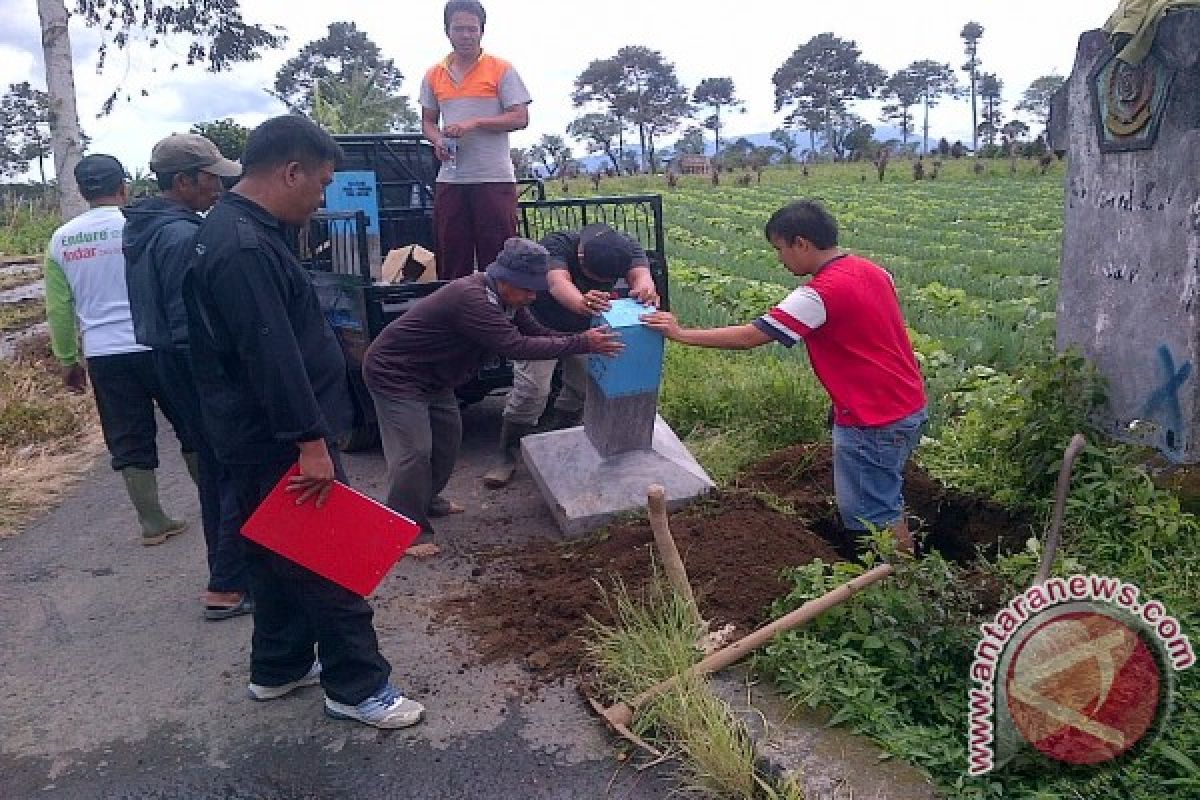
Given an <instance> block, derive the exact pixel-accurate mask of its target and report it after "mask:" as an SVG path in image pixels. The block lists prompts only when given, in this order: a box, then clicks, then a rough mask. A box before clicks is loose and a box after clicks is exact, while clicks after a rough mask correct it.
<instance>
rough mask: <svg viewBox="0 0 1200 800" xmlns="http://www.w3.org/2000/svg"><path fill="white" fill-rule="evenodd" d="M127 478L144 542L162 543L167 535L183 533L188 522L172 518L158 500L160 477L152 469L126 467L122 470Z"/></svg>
mask: <svg viewBox="0 0 1200 800" xmlns="http://www.w3.org/2000/svg"><path fill="white" fill-rule="evenodd" d="M121 477H122V478H124V479H125V490H126V491H127V492H129V499H130V501H131V502H132V503H133V508H134V510H135V511H137V515H138V521H139V522H140V523H142V544H144V545H147V546H150V545H155V544H162V543H163V542H165V541H166V540H167V537H170V536H174V535H175V534H177V533H183V532H184V531H185V530H186V529H187V523H186V522H181V521H179V520H175V519H171V518H170V517H168V516H167V515H166V513H165V512H164V511H163V510H162V506H161V505H159V502H158V479H157V477H156V476H155V474H154V470H152V469H141V468H139V467H126V468H125V469H123V470H121Z"/></svg>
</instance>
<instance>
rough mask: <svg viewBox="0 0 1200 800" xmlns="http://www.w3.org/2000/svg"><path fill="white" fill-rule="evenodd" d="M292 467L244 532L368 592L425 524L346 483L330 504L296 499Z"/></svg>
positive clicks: (356, 590)
mask: <svg viewBox="0 0 1200 800" xmlns="http://www.w3.org/2000/svg"><path fill="white" fill-rule="evenodd" d="M299 474H300V468H299V467H298V466H296V467H292V468H291V469H290V470H288V472H287V474H286V475H284V476H283V478H282V479H280V481H279V483H277V484H276V485H275V488H274V489H272V490H271V493H270V494H268V495H267V496H266V498H265V499H264V500H263V501H262V503H261V504H260V505H259V506H258V508H257V509H255V511H254V513H253V514H251V515H250V519H248V520H246V524H245V525H243V526H242V535H243V536H245V537H246V538H247V539H250V540H251V541H254V542H257V543H258V544H260V545H262V546H263V547H266V548H267V549H269V550H273V551H275V552H276V553H278V554H279V555H281V556H283V557H284V558H287V559H289V560H291V561H295V562H296V563H297V564H299V565H300V566H302V567H306V568H308V569H310V570H312V571H313V572H315V573H317V574H318V575H320V576H322V577H324V578H328V579H329V580H331V581H333V582H334V583H336V584H338V585H340V586H344V587H345V588H347V589H349V590H350V591H352V592H354V593H355V594H359V595H362V596H363V597H366V596H367V595H369V594H370V593H371V592H373V591H375V587H377V586H378V585H379V582H380V581H382V580H383V577H384V576H385V575H387V573H388V570H390V569H391V568H392V566H393V565H394V564H395V563H396V562H397V561H399V560H400V557H401V556H402V555H404V551H405V550H407V549H408V547H409V545H411V544H412V543H413V541H414V540H415V539H416V538H417V535H418V534H419V533H420V532H421V526H420V525H418V524H417V523H415V522H413V521H412V520H411V519H409V518H408V517H406V516H404V515H402V514H397V513H396V512H395V511H392V510H391V509H390V508H388V507H387V506H385V505H382V504H380V503H378V502H376V501H374V500H372V499H371V498H370V497H367V496H366V495H365V494H362V493H361V492H356V491H355V490H353V489H351V488H350V487H349V486H346V485H345V484H342V483H337V482H336V481H335V482H334V484H333V488H332V489H331V490H330V492H329V497H328V498H327V499H326V500H325V504H324V505H323V506H321V507H320V508H317V504H316V502H314V501H313V500H311V499H310V500H308V501H307V502H305V503H303V504H302V505H296V494H295V493H294V492H289V491H286V487H287V485H288V479H290V478H291V477H292V476H293V475H299Z"/></svg>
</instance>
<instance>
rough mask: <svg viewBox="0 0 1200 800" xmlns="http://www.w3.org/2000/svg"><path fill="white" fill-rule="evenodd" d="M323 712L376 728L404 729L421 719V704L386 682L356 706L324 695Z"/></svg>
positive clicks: (422, 712) (423, 707)
mask: <svg viewBox="0 0 1200 800" xmlns="http://www.w3.org/2000/svg"><path fill="white" fill-rule="evenodd" d="M325 713H326V714H328V715H329V716H331V717H333V718H334V719H353V720H357V721H359V722H361V723H363V724H364V725H373V726H374V727H376V728H389V729H391V728H407V727H408V726H409V725H416V724H417V723H418V722H420V721H421V715H423V714H424V713H425V706H423V705H421V704H420V703H418V702H417V701H416V700H409V699H408V698H407V697H405V696H404V695H402V694H400V690H399V689H397V688H396V687H395V686H392V685H391V684H390V683H387V684H384V686H383V688H382V689H380V690H379V691H378V692H376V693H375V694H373V695H371V696H370V697H368V698H367V699H366V700H363V701H362V702H361V703H359V704H358V705H356V706H349V705H346V704H345V703H339V702H337V701H336V700H331V699H329V695H326V696H325Z"/></svg>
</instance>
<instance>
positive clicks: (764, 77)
mask: <svg viewBox="0 0 1200 800" xmlns="http://www.w3.org/2000/svg"><path fill="white" fill-rule="evenodd" d="M1114 4H1115V0H1110V3H1108V4H1097V3H1095V2H1090V0H1057V2H1046V0H966V1H965V2H948V1H945V0H944V1H943V2H926V3H919V4H915V5H908V6H905V5H903V4H899V3H895V2H890V1H887V0H841V1H840V2H837V3H784V2H779V1H778V0H742V1H741V2H738V3H735V4H727V5H725V6H723V7H722V8H721V10H720V11H717V12H713V13H709V12H707V11H706V10H705V9H704V7H703V6H701V5H700V4H696V3H690V2H688V3H685V2H680V1H679V0H665V2H658V3H652V2H646V0H607V2H605V3H603V4H600V5H594V4H590V3H589V4H586V5H585V4H583V3H579V2H574V1H572V2H561V0H484V5H485V7H486V8H487V10H488V14H489V19H488V24H487V29H486V32H485V34H484V46H485V48H487V49H489V50H491V51H493V52H495V53H496V54H498V55H500V56H502V57H504V58H507V59H508V60H510V61H511V62H512V63H513V64H514V66H515V67H516V68H517V70H518V72H520V74H521V76H522V77H523V78H524V80H525V82H526V84H527V85H528V86H529V89H530V92H531V94H532V95H533V97H534V103H533V105H532V106H531V108H530V119H531V121H530V127H529V129H528V130H526V131H521V132H519V133H516V134H514V135H513V142H514V144H517V145H523V146H524V145H528V144H531V143H533V142H534V141H536V140H537V139H538V138H539V137H540V136H541V135H542V134H544V133H559V134H561V133H563V131H564V129H565V128H566V125H567V123H568V122H570V121H571V119H573V118H574V117H575V116H577V115H578V113H579V111H578V110H577V109H575V108H574V107H573V106H572V105H571V101H570V94H571V90H572V83H573V80H574V78H575V76H576V75H578V74H579V72H580V71H582V70H583V69H584V67H586V66H587V64H588V62H589V61H591V60H593V59H597V58H607V57H609V56H611V55H613V54H614V53H615V52H616V51H617V49H618V48H620V47H622V46H624V45H628V44H641V45H646V46H648V47H651V48H654V49H657V50H660V51H661V52H662V53H663V55H664V56H665V57H666V58H667V59H668V60H670V61H671V62H673V63H674V64H675V65H676V67H677V70H678V73H679V76H680V78H681V80H682V81H683V82H684V83H685V84H686V85H688V86H695V85H696V84H697V83H698V82H699V81H700V80H702V79H703V78H706V77H715V76H724V75H727V76H730V77H732V78H733V79H734V82H735V85H736V87H737V91H738V94H739V95H740V96H741V97H742V98H743V99H744V100H745V102H746V113H745V114H740V115H735V116H732V117H731V118H730V120H729V123H728V127H729V130H728V131H727V133H728V134H730V135H734V136H736V135H739V134H743V133H757V132H762V131H769V130H771V129H773V128H775V127H778V125H779V124H780V121H781V119H782V115H780V114H777V113H775V112H774V108H773V102H774V96H773V87H772V85H771V75H772V73H774V71H775V70H776V69H777V68H778V67H779V65H780V64H782V63H783V61H784V60H785V59H786V58H787V57H788V56H789V55H790V54H791V52H792V51H793V50H794V49H795V48H796V47H797V46H799V45H800V44H802V43H804V42H805V41H807V40H808V39H809V38H811V37H812V36H815V35H816V34H818V33H822V32H825V31H831V32H833V33H835V34H836V35H838V36H841V37H842V38H846V39H854V40H855V41H856V42H857V43H858V46H859V48H860V49H861V50H862V52H863V56H864V57H865V58H867V59H869V60H871V61H874V62H875V63H878V64H879V65H880V66H882V67H883V68H885V69H887V70H895V69H899V68H900V67H903V66H905V65H906V64H908V63H910V62H912V61H914V60H917V59H922V58H932V59H936V60H938V61H945V62H948V63H950V64H951V65H952V66H953V67H956V68H957V67H958V66H960V65H961V64H962V62H963V60H964V56H963V50H962V40H961V39H960V38H959V36H958V32H959V30H960V29H961V28H962V25H963V24H964V23H966V22H967V21H968V20H972V19H973V20H976V21H978V22H980V23H981V24H982V25H983V26H984V29H985V32H984V36H983V39H982V41H981V43H980V57H981V59H982V61H983V67H982V68H983V69H984V70H986V71H989V72H996V73H997V74H998V75H999V76H1000V78H1001V79H1002V80H1003V81H1004V86H1005V100H1006V101H1007V102H1008V103H1009V105H1010V107H1011V104H1012V103H1015V102H1016V101H1017V100H1018V99H1019V98H1020V94H1021V92H1022V91H1023V90H1024V88H1025V87H1026V86H1027V85H1028V84H1029V82H1030V81H1032V80H1033V79H1034V78H1036V77H1037V76H1039V75H1042V74H1045V73H1048V72H1058V73H1060V74H1064V75H1065V74H1068V73H1069V72H1070V69H1071V64H1072V61H1073V59H1074V51H1075V44H1076V40H1077V38H1078V35H1079V34H1080V33H1082V32H1083V31H1085V30H1088V29H1091V28H1096V27H1099V26H1100V25H1101V24H1102V23H1103V22H1104V19H1105V16H1106V13H1107V6H1108V5H1114ZM242 7H243V12H244V14H245V17H246V18H247V19H248V20H250V21H253V22H258V23H263V24H283V25H285V26H286V28H287V34H288V36H289V38H290V41H289V42H288V44H287V45H286V46H285V48H284V49H283V50H279V51H274V52H265V53H263V58H262V61H260V62H256V63H251V64H246V65H241V66H238V67H237V68H235V69H234V70H233V71H231V72H229V73H225V74H220V75H213V74H209V73H205V72H202V71H200V70H196V69H180V70H178V71H174V72H172V71H170V70H168V69H167V67H168V65H169V63H170V61H171V60H172V56H173V55H178V53H175V54H171V53H168V52H162V51H161V50H160V51H153V52H152V51H148V50H146V49H144V48H142V49H138V50H137V51H136V52H135V53H133V54H132V55H126V54H120V53H114V54H113V55H111V56H110V64H109V65H108V68H107V69H106V70H105V72H104V74H102V75H97V74H96V73H95V70H94V68H93V66H94V60H95V47H96V45H97V44H98V38H97V35H96V33H95V32H93V31H86V30H85V29H83V28H82V26H80V25H78V24H74V25H72V29H71V30H72V36H73V39H74V55H75V61H76V83H77V91H78V94H79V107H80V116H81V120H82V123H83V125H84V128H85V129H86V130H87V131H88V132H89V133H90V134H91V135H92V136H93V137H94V145H93V149H94V150H101V149H107V150H108V151H109V152H112V153H114V154H115V155H117V156H118V157H119V158H121V159H123V160H126V161H128V162H129V163H130V164H133V165H137V164H143V163H145V162H146V161H147V160H148V153H149V149H150V147H151V146H152V145H153V143H154V142H155V141H157V139H159V138H161V137H162V136H165V135H166V134H168V133H170V132H172V131H173V130H179V129H181V128H185V127H186V126H187V125H189V124H190V123H191V122H195V121H201V120H204V119H211V118H213V117H214V116H218V115H220V116H224V115H227V114H232V115H234V116H235V117H237V118H238V119H239V120H240V121H243V122H247V123H257V122H258V121H261V119H264V118H265V117H266V116H268V115H270V114H271V113H275V112H276V111H278V110H280V109H281V106H279V105H278V104H277V103H275V102H274V101H273V100H271V99H270V98H266V99H262V98H263V95H260V92H263V90H265V89H267V88H269V87H270V86H271V84H272V83H273V81H274V73H275V71H276V70H277V69H278V68H279V66H280V65H281V64H282V63H283V62H284V61H285V60H286V59H287V58H289V57H290V56H292V55H294V54H295V53H296V51H297V50H298V49H299V48H300V47H301V46H302V45H303V44H305V43H306V42H309V41H311V40H313V39H315V38H318V37H320V36H321V35H322V34H323V33H324V32H325V29H326V27H327V26H328V24H329V23H330V22H333V21H336V20H353V21H354V22H355V23H356V24H357V25H358V26H359V27H360V28H361V29H363V30H365V31H366V32H367V33H368V35H370V36H371V38H372V39H374V41H375V42H376V43H378V44H379V45H380V47H381V48H382V49H383V51H384V53H385V54H386V55H387V56H389V57H391V58H393V59H395V61H396V63H397V65H398V66H399V67H400V69H401V71H402V72H403V73H404V75H405V78H406V80H405V89H406V91H407V93H408V94H409V95H410V97H412V98H414V99H415V97H416V95H417V89H418V86H419V84H420V79H421V75H422V74H423V73H424V71H425V69H426V68H427V67H428V66H429V65H431V64H433V63H434V62H435V61H437V60H438V59H440V58H441V57H442V56H444V55H445V53H446V52H447V51H448V49H449V46H448V43H447V41H446V38H445V35H444V33H443V31H442V3H441V2H440V1H439V0H420V1H419V2H417V1H416V0H408V2H400V3H387V4H385V3H381V2H379V1H378V0H340V2H337V3H329V2H327V0H243V2H242ZM0 18H3V19H5V20H6V21H7V22H8V25H7V28H6V30H4V32H2V33H0V80H3V81H4V83H5V84H7V83H8V82H12V81H13V80H26V79H28V80H33V81H35V82H37V83H41V82H42V81H41V80H40V78H41V76H40V74H38V73H39V72H40V70H41V56H40V53H39V52H37V50H36V48H37V41H38V34H37V30H38V24H37V11H36V4H35V2H34V0H0ZM179 47H180V45H175V49H176V51H178V48H179ZM10 74H11V75H12V76H15V77H9V76H10ZM114 89H117V90H119V92H120V98H121V99H120V100H119V102H118V104H117V109H116V111H115V112H114V114H112V115H111V116H109V117H107V118H103V119H96V117H95V115H96V113H97V112H98V111H99V108H100V104H101V103H102V102H103V100H104V98H105V97H107V96H108V94H109V93H110V92H112V91H113V90H114ZM143 89H145V90H146V91H147V92H148V96H146V97H143V96H142V95H141V91H142V90H143ZM126 95H128V98H129V99H128V101H126V100H125V96H126ZM259 100H261V105H260V104H259V103H258V102H257V101H259ZM863 113H864V115H865V116H867V117H868V121H871V122H875V121H876V120H875V119H873V118H874V117H876V116H877V114H878V112H877V111H876V110H874V109H872V108H870V107H869V106H864V109H863ZM931 124H932V125H933V128H934V131H935V132H955V131H957V132H964V131H965V132H968V133H969V131H970V125H971V123H970V107H969V103H966V102H964V101H945V102H944V103H943V104H942V105H940V106H939V107H938V108H936V109H935V111H934V113H933V115H932V117H931ZM959 135H961V133H960V134H959Z"/></svg>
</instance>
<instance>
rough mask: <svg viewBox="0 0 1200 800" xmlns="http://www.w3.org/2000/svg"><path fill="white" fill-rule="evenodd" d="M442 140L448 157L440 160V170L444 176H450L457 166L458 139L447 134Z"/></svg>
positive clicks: (452, 175)
mask: <svg viewBox="0 0 1200 800" xmlns="http://www.w3.org/2000/svg"><path fill="white" fill-rule="evenodd" d="M443 141H444V142H445V143H446V150H447V151H448V152H449V153H450V158H448V159H446V160H445V161H443V162H442V171H443V172H444V173H445V175H446V177H448V178H452V177H454V172H455V170H456V168H457V167H458V139H457V138H455V137H453V136H447V137H446V138H445V139H444V140H443Z"/></svg>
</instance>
